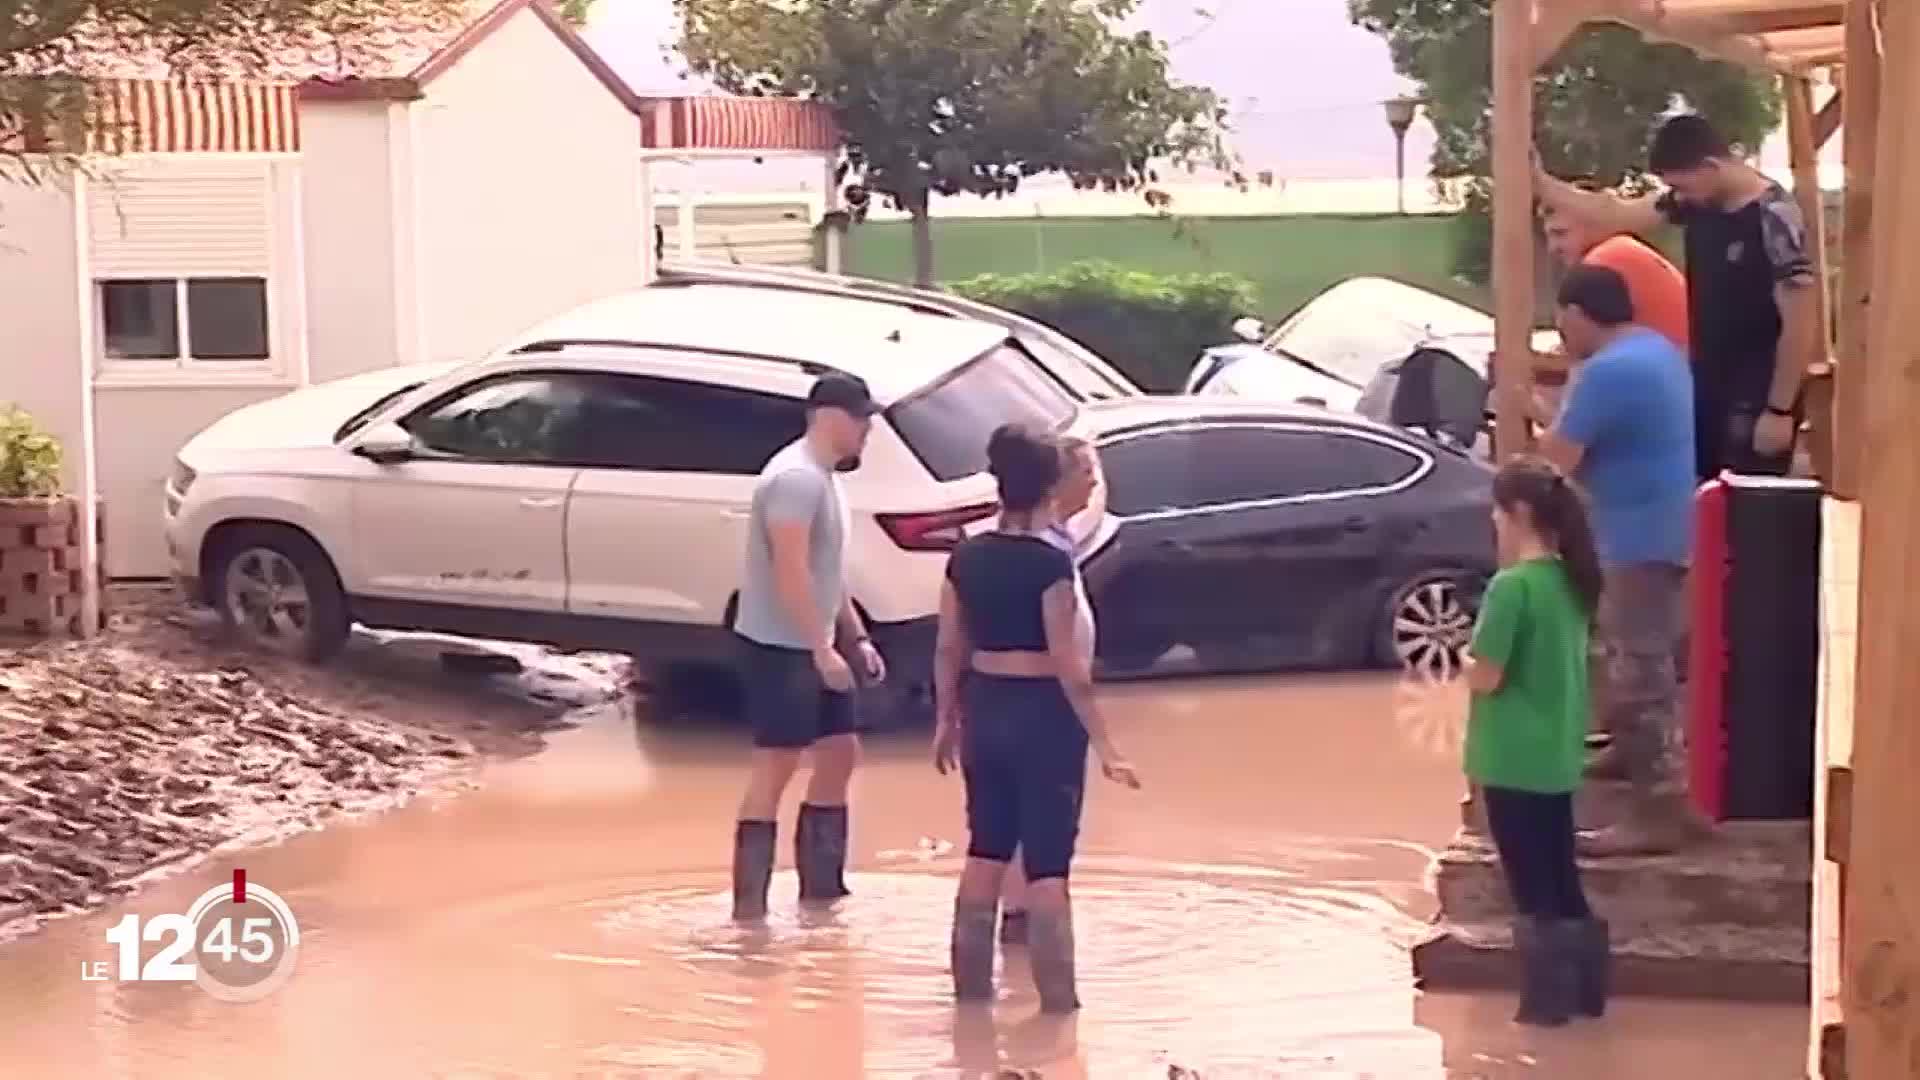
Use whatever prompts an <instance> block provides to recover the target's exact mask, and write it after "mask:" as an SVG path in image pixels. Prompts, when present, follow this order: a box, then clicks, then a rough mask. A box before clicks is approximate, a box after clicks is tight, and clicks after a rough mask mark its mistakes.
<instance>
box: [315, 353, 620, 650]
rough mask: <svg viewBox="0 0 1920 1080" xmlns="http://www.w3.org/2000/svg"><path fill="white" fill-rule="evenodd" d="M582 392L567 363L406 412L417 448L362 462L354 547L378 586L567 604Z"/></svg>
mask: <svg viewBox="0 0 1920 1080" xmlns="http://www.w3.org/2000/svg"><path fill="white" fill-rule="evenodd" d="M585 396H586V395H585V390H584V388H583V387H582V385H581V383H580V381H579V380H578V379H577V378H576V377H575V376H574V375H573V374H571V373H568V372H544V371H526V372H515V373H512V374H507V375H493V376H487V377H484V378H481V379H478V380H476V381H474V382H470V383H467V384H465V385H463V386H461V387H459V388H457V389H454V390H451V391H449V392H448V393H446V394H443V395H441V396H440V397H438V398H436V399H435V400H433V401H429V402H427V403H426V404H424V405H422V406H421V407H420V408H418V409H416V410H414V411H413V412H412V413H410V414H408V415H407V416H406V417H404V418H402V419H401V420H400V427H401V428H402V429H403V430H404V431H405V432H406V433H407V434H408V435H410V436H411V437H412V440H413V447H412V449H411V450H410V451H409V452H408V453H407V454H406V455H405V457H404V459H402V460H394V461H388V462H383V463H375V462H372V461H368V462H366V463H365V464H364V465H363V466H362V470H363V475H361V476H359V477H357V478H356V482H355V484H354V489H353V538H354V544H355V546H356V548H357V549H358V550H357V552H356V555H355V557H356V558H357V559H358V560H360V564H361V566H362V568H363V575H362V576H363V579H364V580H365V581H366V583H367V584H366V589H367V591H368V593H369V595H370V597H372V598H377V599H382V600H394V601H403V602H413V603H423V604H436V605H454V606H458V607H467V608H492V609H517V610H531V611H547V612H558V611H560V610H561V608H562V607H563V605H564V604H565V603H566V585H567V581H566V549H565V523H566V516H567V496H568V492H569V490H570V489H571V488H572V486H573V478H574V475H575V474H576V473H577V471H578V470H577V469H576V468H575V467H574V465H573V463H572V456H573V455H572V445H571V443H572V440H573V436H574V432H575V424H576V423H577V421H578V419H579V416H580V409H581V405H582V403H583V401H584V400H585ZM411 621H424V622H432V621H433V620H432V619H424V620H422V619H412V620H411Z"/></svg>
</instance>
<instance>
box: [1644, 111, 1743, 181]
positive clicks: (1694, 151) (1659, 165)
mask: <svg viewBox="0 0 1920 1080" xmlns="http://www.w3.org/2000/svg"><path fill="white" fill-rule="evenodd" d="M1732 156H1733V147H1732V146H1731V145H1730V144H1729V143H1728V142H1727V140H1726V137H1725V136H1723V135H1721V134H1720V132H1719V130H1718V129H1716V128H1715V127H1714V126H1713V124H1712V123H1710V122H1709V121H1708V120H1707V118H1706V117H1704V116H1701V115H1700V114H1699V113H1681V114H1679V115H1678V116H1669V117H1667V118H1666V120H1664V121H1662V122H1661V124H1660V126H1659V127H1658V128H1656V129H1655V130H1654V133H1653V142H1652V144H1651V145H1650V146H1648V147H1647V169H1648V171H1650V172H1653V173H1656V174H1661V173H1670V172H1685V171H1687V170H1688V169H1697V168H1699V167H1700V166H1702V165H1705V164H1707V163H1708V162H1709V161H1713V160H1715V159H1726V158H1731V157H1732Z"/></svg>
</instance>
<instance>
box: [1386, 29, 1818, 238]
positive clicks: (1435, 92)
mask: <svg viewBox="0 0 1920 1080" xmlns="http://www.w3.org/2000/svg"><path fill="white" fill-rule="evenodd" d="M1348 10H1349V13H1350V14H1351V16H1352V18H1353V21H1354V22H1355V23H1358V24H1359V25H1361V26H1363V27H1365V28H1366V29H1368V30H1371V31H1372V32H1374V33H1376V34H1378V35H1380V36H1381V37H1383V38H1385V39H1386V42H1387V45H1388V47H1389V49H1390V50H1391V52H1392V55H1393V64H1394V68H1395V69H1396V70H1397V71H1399V72H1400V74H1402V75H1404V76H1406V77H1407V78H1409V79H1412V80H1414V81H1415V82H1416V83H1418V84H1419V87H1420V95H1421V97H1422V98H1424V99H1425V104H1426V111H1427V117H1428V119H1429V120H1430V121H1431V122H1432V124H1433V127H1434V133H1435V142H1434V148H1433V160H1432V170H1433V171H1432V176H1433V178H1434V180H1435V181H1436V182H1439V183H1441V184H1443V185H1446V186H1447V187H1448V190H1450V191H1452V192H1453V193H1454V194H1456V195H1457V196H1459V197H1461V198H1463V199H1464V200H1465V203H1466V206H1467V208H1468V210H1469V211H1472V212H1473V213H1472V214H1471V215H1470V216H1473V217H1476V218H1479V219H1480V223H1479V224H1478V225H1477V226H1476V225H1469V227H1468V228H1467V229H1465V230H1463V235H1464V240H1463V250H1462V252H1461V255H1462V264H1463V265H1462V269H1463V271H1466V272H1469V273H1474V272H1478V273H1482V274H1483V273H1484V267H1483V266H1481V265H1478V264H1479V263H1481V262H1482V261H1483V259H1482V258H1481V257H1480V256H1481V255H1483V251H1481V250H1476V249H1483V248H1484V234H1485V224H1484V217H1483V215H1484V211H1485V207H1486V205H1487V193H1488V191H1487V189H1488V176H1489V173H1490V171H1491V151H1492V146H1491V143H1490V141H1489V137H1488V129H1489V127H1490V124H1491V120H1492V113H1493V87H1492V79H1491V71H1492V59H1493V16H1492V0H1348ZM1679 104H1684V105H1685V106H1687V107H1689V108H1692V109H1695V110H1697V111H1699V112H1701V113H1704V114H1705V115H1707V116H1708V117H1710V118H1712V120H1713V122H1714V124H1715V125H1716V126H1718V127H1719V128H1720V129H1721V130H1722V131H1723V132H1724V133H1725V134H1726V135H1727V137H1728V138H1729V139H1731V140H1733V141H1735V142H1738V143H1741V144H1742V145H1744V146H1746V147H1748V148H1749V149H1752V150H1757V149H1758V148H1759V145H1760V142H1761V140H1762V139H1764V138H1765V137H1766V135H1767V133H1768V132H1770V131H1772V130H1773V129H1774V128H1775V127H1776V126H1778V125H1779V122H1780V102H1779V95H1778V92H1777V90H1776V88H1775V86H1774V84H1773V82H1772V80H1771V79H1768V78H1766V77H1763V76H1759V75H1755V74H1753V73H1751V72H1748V71H1746V70H1745V69H1743V68H1740V67H1737V66H1735V65H1732V64H1725V63H1721V62H1718V61H1713V60H1707V59H1704V58H1702V57H1700V56H1699V55H1697V54H1695V53H1694V52H1692V51H1691V50H1689V49H1686V48H1684V47H1682V46H1678V45H1669V44H1662V43H1655V42H1649V41H1647V40H1646V39H1645V38H1643V37H1642V36H1641V35H1640V34H1639V33H1638V32H1637V31H1635V30H1632V29H1629V28H1627V27H1623V26H1617V25H1613V24H1606V23H1602V24H1595V25H1591V26H1588V27H1586V28H1584V29H1582V30H1580V31H1579V32H1577V33H1576V34H1575V35H1574V36H1573V37H1572V38H1571V39H1570V40H1569V41H1568V42H1567V44H1566V45H1565V46H1563V47H1562V48H1561V50H1560V52H1559V53H1558V54H1557V55H1556V56H1555V57H1554V58H1553V60H1551V61H1550V62H1548V63H1547V65H1546V66H1545V67H1543V68H1542V69H1541V71H1540V72H1539V73H1538V74H1537V75H1536V76H1535V79H1534V143H1535V145H1536V146H1538V147H1539V149H1540V156H1541V158H1542V160H1543V161H1544V162H1545V163H1546V165H1547V167H1548V168H1549V169H1551V170H1552V171H1554V172H1555V173H1556V174H1558V175H1561V176H1569V177H1574V176H1577V177H1585V178H1588V179H1591V180H1593V181H1594V182H1596V183H1599V184H1603V185H1606V186H1608V187H1619V186H1624V187H1627V188H1641V187H1644V186H1645V185H1646V183H1647V176H1646V171H1645V169H1646V164H1645V163H1646V144H1647V137H1648V135H1649V134H1650V133H1651V132H1652V129H1653V127H1654V125H1655V124H1656V123H1658V121H1659V119H1660V117H1661V116H1663V115H1665V114H1667V113H1669V112H1671V111H1673V109H1674V107H1675V106H1676V105H1679ZM1476 238H1478V242H1477V243H1476Z"/></svg>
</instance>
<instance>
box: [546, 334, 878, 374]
mask: <svg viewBox="0 0 1920 1080" xmlns="http://www.w3.org/2000/svg"><path fill="white" fill-rule="evenodd" d="M566 349H634V350H637V351H640V352H671V353H688V354H694V355H704V356H722V357H726V358H727V359H730V360H756V361H759V362H761V363H766V364H784V365H786V366H788V367H795V368H799V369H800V370H801V371H803V372H805V373H806V374H808V375H812V376H815V377H816V378H817V377H819V376H821V375H825V374H828V373H829V372H833V373H837V374H845V372H842V371H841V370H840V369H839V368H836V367H834V366H833V365H831V364H822V363H819V362H818V361H814V360H796V359H794V358H793V357H791V356H779V355H777V354H774V353H759V352H748V351H746V350H743V349H721V348H715V347H712V346H708V345H672V344H668V343H666V342H664V341H632V340H628V339H625V338H540V339H539V340H536V341H530V342H528V343H526V344H525V345H521V346H518V347H516V348H514V349H513V350H512V352H513V355H515V356H532V355H537V354H540V353H556V352H561V351H563V350H566Z"/></svg>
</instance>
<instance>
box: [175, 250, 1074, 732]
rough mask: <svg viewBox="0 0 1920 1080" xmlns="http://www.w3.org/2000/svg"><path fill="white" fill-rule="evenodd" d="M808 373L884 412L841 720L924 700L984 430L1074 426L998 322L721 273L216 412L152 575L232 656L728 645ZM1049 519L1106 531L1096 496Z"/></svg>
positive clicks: (644, 651)
mask: <svg viewBox="0 0 1920 1080" xmlns="http://www.w3.org/2000/svg"><path fill="white" fill-rule="evenodd" d="M829 369H834V370H840V371H845V372H848V373H850V374H853V375H857V376H859V377H860V378H862V379H864V380H866V382H867V383H868V384H869V386H870V387H871V388H872V390H873V393H874V396H875V398H876V399H877V400H878V401H879V402H880V403H881V404H882V406H884V412H883V413H882V422H878V423H876V425H875V428H874V432H873V436H872V439H871V441H870V443H869V445H868V448H867V451H866V453H865V455H864V457H863V459H862V464H861V467H860V469H859V470H858V471H856V472H854V473H851V474H849V475H848V476H847V477H846V489H847V499H848V503H849V506H850V507H851V509H852V510H853V513H854V517H855V523H854V525H853V527H852V529H851V531H850V540H849V543H850V551H849V556H848V574H849V587H850V589H851V591H852V594H853V597H854V600H855V602H856V603H857V604H858V605H859V606H860V608H861V609H862V610H863V612H864V613H865V615H866V617H867V619H868V620H869V622H870V623H871V624H872V628H873V632H874V638H875V640H876V642H877V643H878V644H879V645H880V647H881V649H882V650H883V651H884V652H885V653H886V654H887V657H888V660H889V666H890V667H891V669H892V671H893V675H892V677H890V678H889V679H888V680H887V684H886V685H885V686H884V687H877V688H873V689H872V690H871V691H870V692H869V697H868V701H867V702H866V703H865V704H866V705H867V706H868V707H867V708H866V709H865V710H864V711H865V712H866V714H867V721H868V722H869V723H871V724H875V725H884V724H892V723H903V722H910V721H914V720H917V719H920V718H922V717H923V716H924V715H925V713H926V707H927V701H928V697H929V695H928V683H929V679H930V668H931V655H932V643H933V631H934V622H935V617H936V613H937V611H938V605H939V593H940V580H941V575H942V573H943V569H944V564H945V555H946V552H948V551H949V550H951V548H952V547H953V546H954V545H955V544H956V543H958V541H959V540H960V539H961V538H962V537H963V536H964V535H965V534H966V533H967V532H969V531H972V530H976V529H979V528H983V527H985V524H986V522H987V521H988V519H990V518H991V517H992V515H993V514H994V513H995V511H996V507H995V505H994V490H993V484H992V481H991V479H990V478H989V477H988V476H986V475H985V473H984V468H985V449H986V442H987V435H988V434H989V432H991V430H992V429H993V428H994V427H995V426H997V425H999V424H1001V423H1003V422H1006V421H1008V420H1016V419H1024V420H1027V421H1030V422H1032V423H1035V424H1039V425H1044V426H1047V427H1050V428H1054V429H1057V430H1062V431H1081V430H1082V428H1083V423H1084V418H1083V412H1084V410H1082V408H1081V403H1080V401H1079V400H1077V396H1076V395H1075V394H1074V393H1072V392H1071V391H1070V390H1069V389H1068V388H1067V387H1066V386H1064V385H1063V384H1062V382H1061V381H1060V380H1059V379H1057V378H1055V377H1053V376H1050V375H1049V374H1048V373H1047V371H1046V370H1045V369H1044V368H1042V367H1041V366H1040V365H1038V364H1036V363H1035V362H1034V361H1033V359H1032V357H1031V356H1030V355H1028V354H1027V353H1026V352H1025V351H1024V350H1023V349H1022V347H1021V346H1020V345H1019V343H1018V342H1017V341H1015V340H1013V339H1011V338H1010V337H1009V336H1008V334H1007V331H1006V330H1005V329H1004V328H1001V327H996V326H991V325H988V324H986V323H982V322H977V321H973V320H969V319H961V318H952V317H945V316H937V315H928V314H921V313H916V312H911V311H906V310H902V309H899V308H896V307H892V306H888V305H879V304H871V303H863V302H859V301H852V300H845V301H843V300H838V299H835V298H830V297H820V296H814V295H807V294H804V293H797V292H796V293H787V292H781V291H775V290H769V289H755V288H742V287H737V286H728V285H708V284H702V285H698V286H689V287H686V288H677V289H671V290H664V289H642V290H637V291H635V292H632V293H628V294H624V295H621V296H618V297H614V298H611V299H608V300H604V301H601V302H597V303H594V304H590V305H588V306H586V307H583V308H581V309H579V310H576V311H573V312H571V313H569V314H567V315H564V316H562V317H560V318H558V319H555V320H553V321H551V322H549V323H547V324H545V325H543V326H541V327H539V328H537V329H536V330H534V331H532V332H530V333H528V334H526V335H524V336H522V337H521V338H519V339H517V340H516V341H514V342H513V343H512V344H510V345H509V346H508V347H507V348H505V349H503V350H501V351H500V352H498V353H496V354H495V355H494V356H492V357H490V358H488V359H485V360H481V361H478V362H475V363H470V364H463V365H427V366H422V367H411V368H390V369H384V370H379V371H374V372H370V373H367V374H364V375H359V376H355V377H352V378H348V379H342V380H339V381H335V382H331V383H326V384H322V385H319V386H314V387H309V388H307V389H304V390H299V391H295V392H294V393H291V394H288V395H285V396H283V397H280V398H276V399H273V400H271V401H266V402H262V403H260V404H257V405H253V406H250V407H248V408H245V409H241V410H239V411H238V412H235V413H233V414H231V415H229V416H227V417H224V418H222V419H221V420H220V421H218V422H217V423H215V424H213V425H212V426H211V427H209V428H207V429H206V430H205V431H203V432H201V433H200V434H199V435H198V436H196V437H195V438H194V439H193V440H192V441H191V442H189V443H188V444H187V446H186V447H185V448H184V449H183V450H182V451H181V452H180V456H179V461H178V462H177V464H176V466H175V469H174V474H173V477H172V480H171V481H170V483H169V484H168V488H167V495H166V507H165V512H166V532H167V540H168V546H169V548H170V550H171V554H172V560H173V565H174V569H175V574H176V575H177V577H179V578H180V579H181V581H182V583H183V585H184V586H185V588H186V590H187V592H188V595H189V596H191V597H194V598H196V599H197V600H199V601H200V602H203V603H208V604H211V605H213V606H214V607H216V608H217V609H218V610H219V611H220V613H221V615H222V616H223V618H224V619H225V620H226V621H227V622H228V624H229V625H230V626H232V627H233V628H234V629H235V630H236V631H238V632H239V633H240V634H241V635H242V636H243V637H245V638H246V639H248V640H249V641H250V642H251V643H253V644H255V645H258V646H264V647H267V648H271V649H275V650H278V651H282V652H286V653H289V654H294V655H300V656H304V657H307V658H309V659H313V660H322V659H326V658H327V657H329V656H331V655H332V654H333V653H334V652H335V651H336V650H337V649H338V648H339V647H340V646H341V644H342V643H343V642H344V641H345V638H346V635H347V632H348V628H349V626H350V625H351V624H352V623H355V622H359V623H362V624H365V625H369V626H377V627H384V628H391V629H403V630H432V631H440V632H446V633H454V634H465V635H471V636H475V637H488V638H497V639H509V640H523V641H536V642H545V643H550V644H554V645H558V646H561V647H566V648H584V649H604V650H609V651H617V652H628V653H635V654H639V655H642V656H645V657H647V658H649V659H652V660H657V661H660V662H666V663H673V662H688V661H716V660H724V658H726V657H727V656H728V655H729V651H728V649H729V646H730V644H731V642H730V636H731V635H730V626H731V622H732V616H733V610H734V605H735V601H736V598H737V591H738V588H739V582H740V575H741V568H742V561H743V558H744V549H745V544H746V529H747V507H748V504H749V501H750V499H751V495H752V490H753V484H754V477H755V474H756V473H757V472H758V471H759V469H760V468H761V466H762V465H763V464H764V463H765V462H766V460H767V458H769V457H770V456H772V454H773V453H774V452H775V451H776V450H778V449H779V448H780V447H782V446H784V445H785V444H787V443H788V442H790V441H791V440H793V439H795V438H796V437H798V436H799V434H800V431H801V428H802V425H803V423H804V420H803V412H802V399H803V398H804V396H805V394H806V392H807V389H808V387H809V386H810V385H811V383H812V381H813V379H814V378H815V376H817V375H818V374H819V373H820V372H823V371H826V370H829ZM1072 527H1073V530H1074V533H1075V536H1076V538H1077V539H1078V540H1080V541H1081V542H1082V545H1083V550H1090V549H1091V548H1092V547H1094V546H1097V544H1098V543H1100V542H1103V541H1104V539H1105V536H1106V535H1107V534H1109V533H1110V532H1111V529H1112V525H1111V523H1109V522H1108V521H1107V520H1106V515H1105V511H1104V502H1103V499H1102V498H1101V497H1100V496H1096V500H1095V503H1094V505H1093V506H1092V507H1090V508H1089V510H1088V511H1087V512H1086V513H1084V514H1082V515H1081V516H1080V517H1079V518H1077V519H1076V520H1075V521H1074V522H1073V523H1072Z"/></svg>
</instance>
